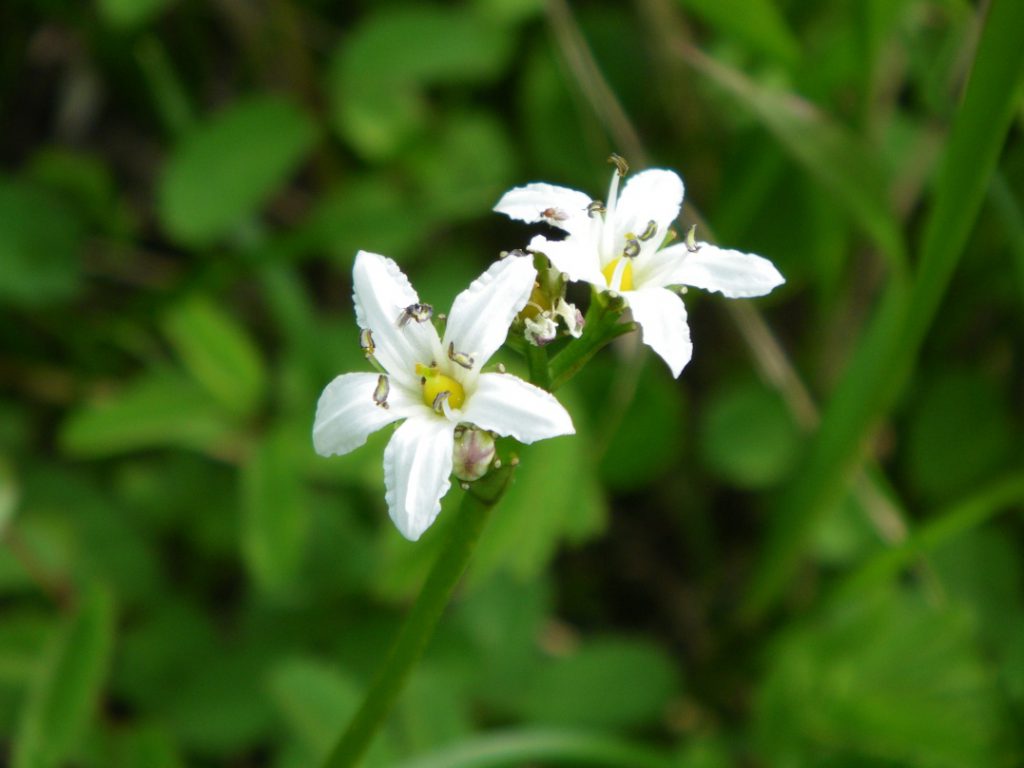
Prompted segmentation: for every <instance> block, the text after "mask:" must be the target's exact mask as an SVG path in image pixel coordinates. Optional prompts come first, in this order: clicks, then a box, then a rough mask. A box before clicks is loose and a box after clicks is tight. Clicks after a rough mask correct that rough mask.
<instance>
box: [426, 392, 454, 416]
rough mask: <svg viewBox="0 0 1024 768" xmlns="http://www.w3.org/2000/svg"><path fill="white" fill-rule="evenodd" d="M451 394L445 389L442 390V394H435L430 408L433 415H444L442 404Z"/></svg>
mask: <svg viewBox="0 0 1024 768" xmlns="http://www.w3.org/2000/svg"><path fill="white" fill-rule="evenodd" d="M451 394H452V393H451V392H449V391H448V390H447V389H446V390H444V391H443V392H438V393H437V396H436V397H435V398H434V402H433V404H432V405H431V406H430V407H431V408H433V409H434V413H437V414H440V415H442V416H443V415H444V403H445V401H446V400H447V399H448V398H449V396H450V395H451Z"/></svg>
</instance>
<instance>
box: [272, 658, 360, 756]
mask: <svg viewBox="0 0 1024 768" xmlns="http://www.w3.org/2000/svg"><path fill="white" fill-rule="evenodd" d="M269 686H270V695H271V697H272V699H273V701H274V704H275V705H276V707H277V709H278V711H279V712H280V713H281V714H282V715H283V716H284V720H285V722H286V723H287V724H288V726H289V728H290V730H291V731H292V732H293V733H294V734H295V735H296V736H297V737H298V738H299V740H300V741H301V742H302V743H303V745H304V746H305V747H306V748H307V749H308V750H309V753H310V755H312V757H313V759H314V760H315V761H316V763H320V762H321V761H322V760H323V759H324V757H326V755H327V752H328V750H329V749H330V748H331V745H332V744H333V742H334V738H335V736H336V735H337V733H338V728H339V727H340V725H341V724H342V723H345V722H347V721H348V719H349V718H350V717H352V715H353V714H354V713H355V711H356V707H358V706H359V699H360V691H359V687H358V686H357V685H356V683H355V682H354V681H353V680H351V679H350V678H349V677H347V676H345V675H343V674H341V673H340V672H339V671H337V670H336V669H334V668H332V667H329V666H327V665H325V664H322V663H320V662H316V661H311V660H305V659H292V660H288V661H283V662H281V663H279V664H278V665H277V666H276V667H275V668H274V669H273V670H272V672H271V674H270V679H269Z"/></svg>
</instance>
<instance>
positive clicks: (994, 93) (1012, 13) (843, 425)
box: [742, 0, 1024, 620]
mask: <svg viewBox="0 0 1024 768" xmlns="http://www.w3.org/2000/svg"><path fill="white" fill-rule="evenodd" d="M1020 29H1024V4H1022V3H1020V2H1017V1H1016V0H994V2H993V3H992V5H991V9H990V13H989V18H988V21H987V23H986V25H985V29H984V31H983V33H982V36H981V40H980V42H979V45H978V51H977V54H976V57H975V61H974V66H973V69H972V74H971V78H970V81H969V82H968V85H967V90H966V93H965V96H964V100H963V103H962V104H961V106H960V109H959V110H958V112H957V115H956V118H955V120H954V124H953V129H952V132H951V134H950V138H949V141H948V144H947V147H946V152H945V156H944V160H943V166H942V170H941V173H940V175H939V179H938V184H937V186H936V188H935V195H934V202H933V204H932V206H931V209H930V211H929V216H928V219H927V221H926V224H925V229H924V237H923V241H922V246H921V258H920V262H919V265H918V270H917V276H916V279H915V280H914V282H913V285H912V287H911V288H910V289H909V290H908V289H906V288H905V287H904V286H902V285H900V284H893V285H891V286H890V288H889V289H888V290H887V292H886V293H885V295H884V296H883V297H882V300H881V302H880V304H879V308H878V309H877V310H876V314H875V316H874V317H873V319H872V321H871V323H870V326H869V328H868V331H867V333H866V334H865V336H864V338H863V340H862V342H861V343H860V344H859V346H858V348H857V350H856V352H855V354H854V358H853V360H852V361H851V363H850V365H849V366H848V369H847V371H846V373H845V375H844V378H843V381H842V382H841V383H840V385H839V387H838V389H837V391H836V392H835V394H834V395H833V396H832V398H831V399H830V401H829V403H828V407H827V409H826V411H825V414H824V418H823V420H822V424H821V428H820V430H819V432H818V434H817V436H816V437H815V439H814V441H813V443H812V445H811V450H810V452H809V454H808V457H807V460H806V466H805V469H804V471H803V472H800V473H798V475H797V477H798V480H797V482H796V484H795V485H794V486H793V487H792V488H791V490H790V493H789V494H788V495H787V496H786V497H785V498H784V499H783V503H782V504H781V506H780V508H779V509H778V510H777V515H776V517H775V518H774V521H775V522H774V526H773V528H772V529H771V531H770V533H769V541H768V543H767V546H766V548H765V550H764V553H763V556H762V560H761V562H760V564H759V567H758V569H757V572H756V573H755V577H754V580H753V588H752V589H751V591H750V593H749V594H748V598H747V601H746V603H745V604H744V606H743V608H742V614H743V617H744V618H745V619H746V620H751V619H754V618H756V617H757V616H759V615H761V614H762V613H763V612H764V611H766V610H767V609H768V608H770V607H771V605H772V603H773V602H774V601H775V599H776V598H777V597H778V596H779V594H780V593H781V592H782V590H783V589H784V587H785V586H786V584H787V582H788V581H789V579H790V577H791V576H792V575H793V573H794V572H795V570H796V568H797V565H798V563H799V560H800V557H801V555H802V553H803V552H804V549H805V546H806V544H807V541H808V540H809V538H810V535H811V533H812V531H813V529H814V526H815V524H816V523H817V520H818V517H819V514H820V513H821V511H822V510H824V509H827V508H828V506H829V505H830V504H831V503H833V502H834V501H836V500H837V499H838V498H840V497H841V496H842V494H843V493H845V491H846V488H847V485H848V480H849V477H850V473H851V472H852V471H853V470H854V469H855V468H856V467H857V465H858V464H859V462H860V459H861V458H862V457H863V455H864V453H865V452H866V448H867V443H868V441H869V439H870V437H871V435H872V433H873V431H874V428H875V427H876V426H877V425H878V423H879V422H880V421H881V420H882V419H883V418H884V417H885V415H886V413H887V411H888V410H889V409H890V408H891V407H892V406H893V404H894V403H895V401H896V398H897V396H898V395H899V393H900V391H901V389H902V386H903V385H904V383H905V382H906V381H907V378H908V376H909V374H910V372H911V370H912V369H913V364H914V360H915V359H916V357H917V353H918V351H919V349H920V346H921V343H922V341H923V340H924V337H925V335H926V333H927V331H928V328H929V327H930V325H931V322H932V320H933V319H934V316H935V313H936V311H937V309H938V307H939V303H940V301H941V300H942V297H943V295H944V294H945V291H946V288H947V287H948V285H949V281H950V278H951V277H952V274H953V270H954V268H955V267H956V264H957V261H958V260H959V258H960V255H961V254H962V253H963V250H964V245H965V243H966V241H967V237H968V235H969V233H970V228H971V226H972V224H973V222H974V220H975V218H976V216H977V214H978V211H979V209H980V207H981V203H982V201H983V198H984V196H985V192H986V188H987V185H988V181H989V178H990V177H991V175H992V173H993V171H994V169H995V165H996V160H997V158H998V155H999V151H1000V149H1001V147H1002V145H1003V141H1004V139H1005V137H1006V132H1007V130H1008V128H1009V124H1010V120H1011V117H1012V115H1013V111H1014V109H1015V107H1016V105H1017V103H1018V101H1017V99H1018V96H1019V91H1020V86H1021V83H1022V75H1024V46H1021V45H1020V40H1019V34H1018V32H1019V30H1020Z"/></svg>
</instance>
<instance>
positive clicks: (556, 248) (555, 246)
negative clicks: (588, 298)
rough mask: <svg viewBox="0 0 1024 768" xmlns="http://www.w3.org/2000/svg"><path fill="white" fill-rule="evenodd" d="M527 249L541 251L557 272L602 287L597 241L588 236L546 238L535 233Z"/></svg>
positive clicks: (602, 278)
mask: <svg viewBox="0 0 1024 768" xmlns="http://www.w3.org/2000/svg"><path fill="white" fill-rule="evenodd" d="M529 250H531V251H537V252H538V253H543V254H544V255H545V256H547V257H548V258H549V259H550V260H551V263H552V264H554V265H555V267H556V268H557V269H558V271H559V272H565V274H567V275H568V276H569V279H570V280H579V281H582V282H585V283H592V284H594V285H597V286H599V287H603V286H604V284H605V282H604V276H603V275H602V274H601V259H600V256H599V254H598V251H597V242H596V241H595V240H592V239H591V238H589V237H585V236H582V235H581V236H578V237H568V238H566V239H565V240H548V239H547V238H546V237H544V236H543V235H537V236H536V237H534V238H533V239H532V240H531V241H530V246H529Z"/></svg>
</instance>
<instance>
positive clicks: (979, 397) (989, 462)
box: [907, 370, 1014, 500]
mask: <svg viewBox="0 0 1024 768" xmlns="http://www.w3.org/2000/svg"><path fill="white" fill-rule="evenodd" d="M1012 425H1013V418H1012V414H1011V411H1010V408H1009V403H1008V402H1007V401H1006V398H1005V397H1004V395H1003V393H1002V392H1001V391H1000V387H998V386H996V384H995V383H994V382H992V381H991V380H989V379H988V378H987V377H985V376H984V375H983V374H981V373H980V372H978V371H972V370H962V371H950V372H945V373H942V374H939V375H934V376H932V377H931V379H930V380H929V381H926V382H924V386H922V387H921V388H920V393H919V395H918V397H916V398H915V400H914V403H913V404H912V410H911V421H910V428H909V430H908V433H907V460H908V462H909V465H908V467H907V469H908V472H909V473H910V479H911V480H912V481H913V483H914V485H915V486H916V488H917V489H918V490H919V491H920V492H921V493H922V494H923V495H924V496H925V497H926V498H928V499H932V500H941V499H949V498H953V497H956V496H958V495H961V494H963V493H965V492H966V491H967V490H968V489H969V488H971V486H972V485H976V484H977V482H978V481H981V480H986V479H988V478H990V477H991V476H992V474H993V473H994V472H995V471H996V470H998V469H999V468H1000V465H1001V464H1003V463H1004V462H1005V461H1006V460H1007V459H1008V458H1009V457H1010V454H1011V452H1012V449H1013V430H1014V427H1013V426H1012Z"/></svg>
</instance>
